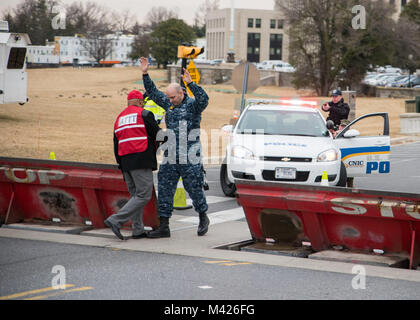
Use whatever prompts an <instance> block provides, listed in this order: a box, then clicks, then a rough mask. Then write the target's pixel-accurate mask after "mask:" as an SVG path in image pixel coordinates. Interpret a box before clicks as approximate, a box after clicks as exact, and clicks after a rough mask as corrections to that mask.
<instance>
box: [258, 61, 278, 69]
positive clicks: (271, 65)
mask: <svg viewBox="0 0 420 320" xmlns="http://www.w3.org/2000/svg"><path fill="white" fill-rule="evenodd" d="M283 63H284V62H283V61H281V60H264V61H263V62H261V63H259V64H258V65H257V69H259V70H273V69H274V65H276V64H283Z"/></svg>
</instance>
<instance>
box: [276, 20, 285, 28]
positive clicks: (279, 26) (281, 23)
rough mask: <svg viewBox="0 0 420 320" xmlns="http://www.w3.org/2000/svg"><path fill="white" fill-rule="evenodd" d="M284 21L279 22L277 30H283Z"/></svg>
mask: <svg viewBox="0 0 420 320" xmlns="http://www.w3.org/2000/svg"><path fill="white" fill-rule="evenodd" d="M283 23H284V22H283V20H277V29H283Z"/></svg>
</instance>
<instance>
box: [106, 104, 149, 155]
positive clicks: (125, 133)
mask: <svg viewBox="0 0 420 320" xmlns="http://www.w3.org/2000/svg"><path fill="white" fill-rule="evenodd" d="M143 110H144V109H143V108H140V107H136V106H128V107H127V108H126V109H125V110H124V111H123V112H121V113H120V114H119V116H118V118H117V120H116V121H115V124H114V132H115V135H116V136H117V139H118V155H119V156H125V155H127V154H131V153H138V152H144V151H146V149H147V131H146V127H145V125H144V121H143V117H142V116H141V113H142V111H143Z"/></svg>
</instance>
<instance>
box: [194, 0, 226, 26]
mask: <svg viewBox="0 0 420 320" xmlns="http://www.w3.org/2000/svg"><path fill="white" fill-rule="evenodd" d="M219 8H220V0H204V1H203V3H202V4H201V5H200V6H199V7H198V9H197V11H196V12H195V16H194V25H195V26H198V27H202V26H204V25H205V24H206V17H207V15H208V13H209V12H211V11H214V10H217V9H219Z"/></svg>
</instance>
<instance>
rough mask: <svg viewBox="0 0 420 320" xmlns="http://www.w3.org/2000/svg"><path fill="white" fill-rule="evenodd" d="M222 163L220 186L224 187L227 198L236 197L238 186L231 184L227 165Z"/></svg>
mask: <svg viewBox="0 0 420 320" xmlns="http://www.w3.org/2000/svg"><path fill="white" fill-rule="evenodd" d="M225 162H226V161H224V163H222V165H221V167H220V185H221V187H222V191H223V193H224V194H225V195H226V196H227V197H234V196H235V192H236V186H235V184H234V183H231V182H230V181H229V179H228V173H227V165H226V163H225Z"/></svg>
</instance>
